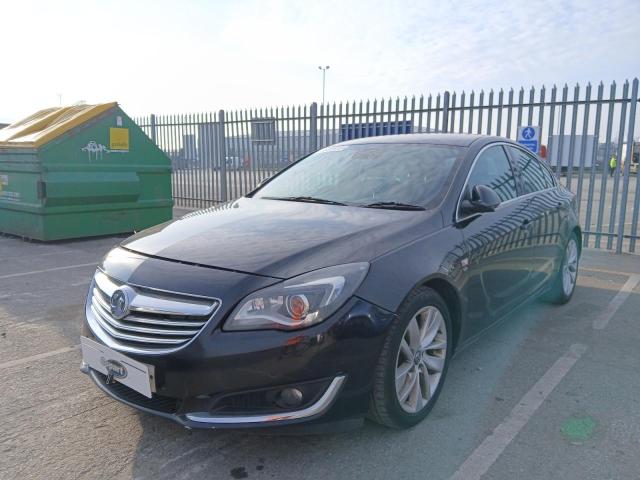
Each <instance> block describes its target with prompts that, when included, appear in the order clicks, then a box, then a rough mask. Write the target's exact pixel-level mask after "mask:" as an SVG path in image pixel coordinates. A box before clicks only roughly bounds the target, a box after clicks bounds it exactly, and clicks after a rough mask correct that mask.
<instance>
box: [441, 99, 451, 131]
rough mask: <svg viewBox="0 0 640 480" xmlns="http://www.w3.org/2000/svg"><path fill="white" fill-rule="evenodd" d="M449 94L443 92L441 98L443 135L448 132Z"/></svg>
mask: <svg viewBox="0 0 640 480" xmlns="http://www.w3.org/2000/svg"><path fill="white" fill-rule="evenodd" d="M450 96H451V94H450V93H449V91H448V90H447V91H445V92H444V95H443V96H442V131H443V132H444V133H448V132H449V97H450Z"/></svg>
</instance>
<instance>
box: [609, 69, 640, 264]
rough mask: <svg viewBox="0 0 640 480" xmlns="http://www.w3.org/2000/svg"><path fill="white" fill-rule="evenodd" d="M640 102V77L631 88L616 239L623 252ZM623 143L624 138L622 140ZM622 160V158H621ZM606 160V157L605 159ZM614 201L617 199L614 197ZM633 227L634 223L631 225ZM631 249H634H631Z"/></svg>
mask: <svg viewBox="0 0 640 480" xmlns="http://www.w3.org/2000/svg"><path fill="white" fill-rule="evenodd" d="M637 103H638V79H637V78H635V79H634V80H633V86H632V89H631V102H630V104H629V129H628V131H627V132H628V133H627V151H626V155H625V158H624V171H623V172H622V175H623V177H622V178H623V184H622V200H621V202H620V217H619V221H618V238H617V241H616V253H622V242H623V241H624V223H625V220H626V214H627V198H628V196H629V176H630V175H631V161H632V160H633V152H632V151H633V134H634V129H635V121H636V104H637ZM620 143H622V139H621V141H620ZM621 160H622V159H621ZM605 161H606V159H605ZM612 201H614V202H615V201H616V197H613V200H612ZM635 210H636V209H634V219H635V221H637V220H638V217H637V212H635ZM631 228H632V229H633V225H631ZM630 251H633V250H631V249H630Z"/></svg>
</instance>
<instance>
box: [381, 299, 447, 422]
mask: <svg viewBox="0 0 640 480" xmlns="http://www.w3.org/2000/svg"><path fill="white" fill-rule="evenodd" d="M452 334H453V330H452V328H451V319H450V316H449V310H448V308H447V305H446V303H445V302H444V300H443V299H442V297H441V296H440V295H438V293H437V292H436V291H434V290H432V289H431V288H421V289H418V290H415V291H414V292H412V293H411V294H410V295H409V297H407V299H406V300H405V301H404V302H403V304H402V305H401V307H400V309H399V311H398V320H397V321H396V322H395V323H394V325H393V326H392V327H391V329H390V331H389V334H388V335H387V339H386V341H385V344H384V347H383V349H382V354H381V355H380V360H379V361H378V365H377V367H376V371H375V376H374V388H373V392H372V395H371V403H370V409H369V415H370V417H371V418H372V419H373V420H374V421H376V422H378V423H381V424H382V425H386V426H389V427H395V428H407V427H411V426H413V425H415V424H417V423H418V422H420V421H421V420H422V419H423V418H425V417H426V416H427V414H428V413H429V411H430V410H431V408H433V405H434V404H435V402H436V399H437V398H438V395H439V394H440V390H441V389H442V384H443V383H444V377H445V375H446V373H447V369H448V367H449V360H450V357H451V353H452Z"/></svg>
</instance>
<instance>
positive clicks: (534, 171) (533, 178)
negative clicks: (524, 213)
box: [508, 147, 554, 194]
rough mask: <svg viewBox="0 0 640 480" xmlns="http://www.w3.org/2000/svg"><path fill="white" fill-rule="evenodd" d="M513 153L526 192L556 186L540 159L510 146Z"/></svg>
mask: <svg viewBox="0 0 640 480" xmlns="http://www.w3.org/2000/svg"><path fill="white" fill-rule="evenodd" d="M508 148H509V149H510V151H511V152H512V153H513V156H514V157H515V159H516V163H517V165H518V170H519V171H520V176H521V177H522V186H523V188H524V192H523V193H524V194H527V193H532V192H538V191H540V190H545V189H547V188H551V187H553V186H554V184H553V178H552V176H551V173H550V172H549V170H547V169H546V168H545V167H544V166H543V165H542V164H541V163H540V161H539V160H538V159H537V158H536V157H534V156H533V155H529V154H528V153H527V152H525V151H524V150H520V149H519V148H514V147H508Z"/></svg>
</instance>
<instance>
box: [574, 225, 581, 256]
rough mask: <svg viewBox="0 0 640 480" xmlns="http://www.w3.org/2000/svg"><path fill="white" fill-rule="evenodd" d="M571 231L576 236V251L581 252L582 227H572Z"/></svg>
mask: <svg viewBox="0 0 640 480" xmlns="http://www.w3.org/2000/svg"><path fill="white" fill-rule="evenodd" d="M572 232H573V233H575V234H576V237H578V253H582V229H581V228H580V225H576V226H575V227H573V230H572Z"/></svg>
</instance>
